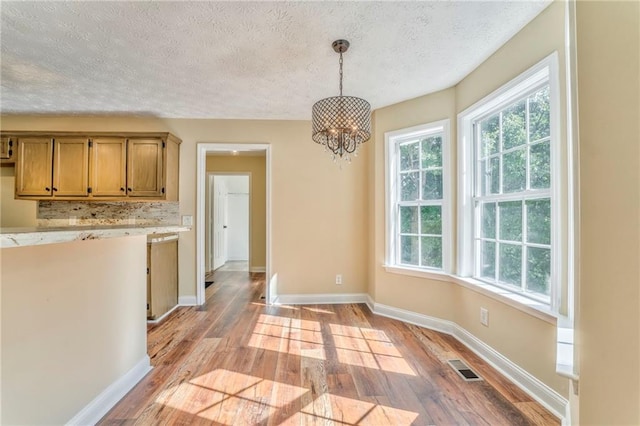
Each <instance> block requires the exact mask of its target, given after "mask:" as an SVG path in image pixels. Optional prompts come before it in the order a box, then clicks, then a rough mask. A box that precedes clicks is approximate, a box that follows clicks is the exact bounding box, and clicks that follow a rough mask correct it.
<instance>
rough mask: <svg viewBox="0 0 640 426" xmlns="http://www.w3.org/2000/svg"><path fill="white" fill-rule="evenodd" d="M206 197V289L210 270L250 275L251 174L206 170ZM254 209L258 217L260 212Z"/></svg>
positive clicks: (210, 279)
mask: <svg viewBox="0 0 640 426" xmlns="http://www.w3.org/2000/svg"><path fill="white" fill-rule="evenodd" d="M205 197H206V216H205V233H206V241H205V258H206V271H207V272H206V276H205V288H206V287H207V286H208V284H209V283H211V282H212V281H213V279H212V274H213V271H234V272H249V265H253V263H252V262H251V251H250V247H251V220H250V219H251V173H242V172H219V171H207V188H206V195H205ZM256 210H258V211H257V212H256V213H255V214H257V215H260V213H261V209H256ZM255 219H257V220H259V218H255Z"/></svg>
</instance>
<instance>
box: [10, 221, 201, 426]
mask: <svg viewBox="0 0 640 426" xmlns="http://www.w3.org/2000/svg"><path fill="white" fill-rule="evenodd" d="M187 230H189V228H188V227H182V226H171V225H151V226H140V225H138V226H136V225H115V226H91V227H86V226H81V227H56V228H53V227H50V228H3V229H1V230H0V247H1V249H0V257H1V268H2V269H1V273H0V274H1V275H0V277H1V284H0V290H1V291H0V303H1V309H2V310H1V323H0V324H1V327H2V339H1V340H2V341H1V348H2V369H1V378H2V420H3V423H6V424H15V423H23V424H42V423H50V424H51V423H55V424H66V423H71V424H92V423H94V422H95V421H97V420H98V419H99V418H100V417H102V415H103V414H104V413H105V412H106V410H108V409H109V408H110V407H111V406H112V405H113V404H114V403H115V402H117V401H118V400H119V399H120V398H121V397H122V396H123V395H124V394H125V393H126V392H128V391H129V390H130V389H131V388H132V387H133V386H134V385H135V384H136V383H137V382H138V381H139V380H140V379H141V378H142V377H144V375H145V374H146V373H147V372H148V371H149V370H150V368H151V367H150V362H149V357H148V356H147V353H146V310H145V306H146V279H147V278H146V265H147V235H150V234H163V233H167V232H182V231H187ZM42 377H47V380H46V381H43V380H42ZM36 407H37V408H36Z"/></svg>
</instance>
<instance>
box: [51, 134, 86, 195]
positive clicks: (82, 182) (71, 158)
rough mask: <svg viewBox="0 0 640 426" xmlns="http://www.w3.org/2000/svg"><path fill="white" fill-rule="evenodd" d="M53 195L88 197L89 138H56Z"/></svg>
mask: <svg viewBox="0 0 640 426" xmlns="http://www.w3.org/2000/svg"><path fill="white" fill-rule="evenodd" d="M53 158H54V160H53V196H54V197H86V196H87V195H88V188H89V139H87V138H56V139H55V145H54V150H53Z"/></svg>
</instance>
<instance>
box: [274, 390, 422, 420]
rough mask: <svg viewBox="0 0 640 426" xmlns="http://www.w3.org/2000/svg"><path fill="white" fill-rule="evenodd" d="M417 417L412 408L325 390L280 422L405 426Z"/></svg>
mask: <svg viewBox="0 0 640 426" xmlns="http://www.w3.org/2000/svg"><path fill="white" fill-rule="evenodd" d="M417 417H418V413H414V412H412V411H406V410H400V409H397V408H393V407H387V406H384V405H377V404H373V403H370V402H365V401H359V400H357V399H352V398H345V397H342V396H336V395H331V394H328V393H325V394H322V395H320V396H319V397H318V398H317V399H316V400H315V401H313V402H312V403H311V404H309V405H307V406H305V407H304V408H302V410H300V411H299V412H298V413H296V414H294V415H293V416H292V417H290V418H289V419H287V420H286V421H284V422H282V423H280V425H281V426H282V425H287V426H293V425H332V424H333V425H358V426H360V425H362V426H365V425H367V426H380V425H394V426H406V425H410V424H412V423H413V421H414V420H415V419H416V418H417Z"/></svg>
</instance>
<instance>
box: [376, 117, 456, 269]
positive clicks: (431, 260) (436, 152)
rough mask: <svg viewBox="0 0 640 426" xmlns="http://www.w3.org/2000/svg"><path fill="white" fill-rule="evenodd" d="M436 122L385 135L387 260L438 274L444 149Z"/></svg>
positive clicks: (444, 135)
mask: <svg viewBox="0 0 640 426" xmlns="http://www.w3.org/2000/svg"><path fill="white" fill-rule="evenodd" d="M447 137H448V134H447V132H445V126H444V124H443V123H442V122H439V123H434V124H431V125H424V126H419V127H418V128H416V127H414V128H411V129H406V130H405V131H402V130H401V131H397V132H393V134H392V135H391V136H388V138H387V143H388V144H389V145H388V162H389V163H388V167H389V170H391V173H390V174H389V176H388V179H389V183H390V185H389V186H390V188H389V195H390V202H391V205H390V209H389V210H390V213H391V216H392V222H393V223H392V226H391V229H392V230H391V235H389V236H388V237H389V241H390V244H391V247H390V250H389V252H390V259H388V260H387V263H388V264H390V265H394V266H399V267H409V268H420V269H432V270H442V269H443V266H444V265H443V250H444V247H446V244H443V238H446V237H448V236H443V203H444V202H445V191H444V180H445V176H444V173H445V172H446V171H445V168H444V164H445V161H444V158H445V156H444V148H445V147H444V145H445V144H446V143H448V142H447V141H446V140H445V139H446V138H447Z"/></svg>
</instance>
